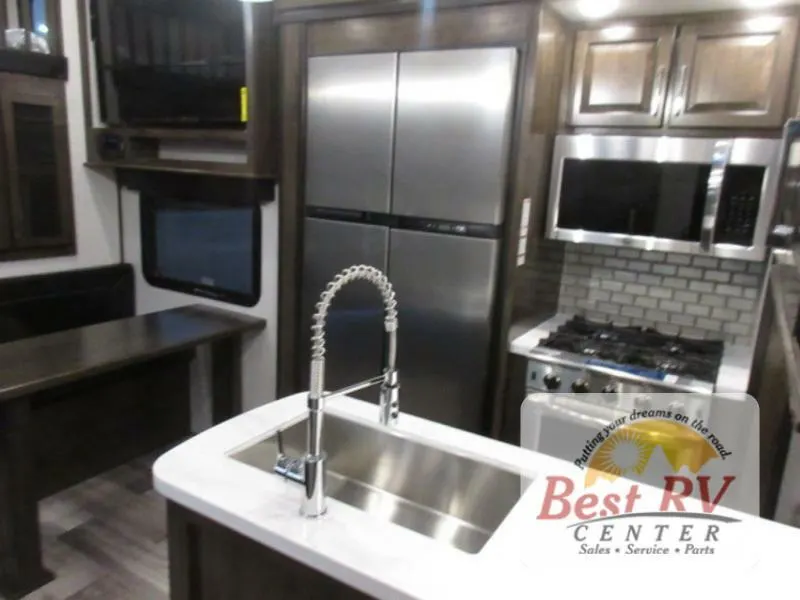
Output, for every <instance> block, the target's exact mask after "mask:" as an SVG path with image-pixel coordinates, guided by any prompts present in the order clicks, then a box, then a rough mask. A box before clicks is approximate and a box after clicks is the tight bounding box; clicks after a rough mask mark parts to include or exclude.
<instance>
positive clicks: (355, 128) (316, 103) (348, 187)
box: [306, 53, 397, 213]
mask: <svg viewBox="0 0 800 600" xmlns="http://www.w3.org/2000/svg"><path fill="white" fill-rule="evenodd" d="M396 90H397V54H395V53H391V54H360V55H346V56H322V57H315V58H311V59H309V61H308V95H307V102H308V108H307V119H308V124H307V142H306V143H307V146H306V152H307V154H306V168H307V179H306V182H307V184H306V203H307V204H308V205H309V206H318V207H328V208H338V209H350V210H361V211H372V212H382V213H387V212H389V195H390V187H391V186H390V181H391V172H392V141H393V135H394V119H395V99H396V95H397V94H396Z"/></svg>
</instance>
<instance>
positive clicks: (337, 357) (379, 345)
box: [299, 218, 389, 401]
mask: <svg viewBox="0 0 800 600" xmlns="http://www.w3.org/2000/svg"><path fill="white" fill-rule="evenodd" d="M305 239H306V241H305V252H304V265H303V290H302V293H303V294H302V298H303V299H302V302H303V304H302V318H301V324H302V329H301V331H300V356H299V359H300V374H301V376H302V378H303V379H302V385H303V386H304V389H307V388H308V383H307V382H308V376H309V360H310V351H311V341H310V340H311V317H312V315H313V313H314V311H315V305H316V303H317V301H318V300H319V296H320V294H321V293H322V291H323V290H324V289H325V286H326V285H327V283H328V282H329V281H330V280H331V279H333V277H334V276H336V274H337V273H339V272H340V271H341V270H342V269H346V268H347V267H349V266H351V265H357V264H364V265H370V266H372V267H375V268H377V269H380V270H381V271H384V272H385V271H386V267H387V265H386V256H387V252H388V245H389V230H388V229H387V228H386V227H380V226H377V225H365V224H361V223H347V222H342V221H329V220H325V219H315V218H307V219H306V220H305ZM327 324H328V328H327V343H326V353H325V358H326V372H325V374H326V380H325V389H326V390H329V391H333V390H336V389H339V388H341V387H344V386H346V385H350V384H352V383H356V382H358V381H361V380H362V379H367V378H369V377H374V376H375V375H378V374H380V373H381V371H382V370H383V344H384V342H383V336H384V331H383V303H382V301H381V297H380V294H379V293H378V290H377V289H375V287H374V286H373V285H372V284H371V283H367V282H365V281H356V282H354V283H351V284H349V285H347V286H346V287H345V288H344V289H342V291H341V292H340V293H339V294H338V295H337V296H336V298H335V299H334V301H333V305H332V306H331V309H330V312H329V313H328V320H327ZM354 395H355V396H357V397H358V398H361V399H362V400H369V401H377V398H378V395H377V390H375V389H370V390H364V391H362V392H359V393H356V394H354Z"/></svg>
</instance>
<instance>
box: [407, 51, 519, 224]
mask: <svg viewBox="0 0 800 600" xmlns="http://www.w3.org/2000/svg"><path fill="white" fill-rule="evenodd" d="M516 61H517V52H516V50H515V49H513V48H483V49H471V50H445V51H435V52H409V53H403V54H401V55H400V73H399V87H398V100H397V130H396V134H395V166H394V188H393V203H392V212H393V213H394V214H397V215H403V216H413V217H420V218H430V219H443V220H449V221H457V222H469V223H487V224H492V225H499V224H500V223H502V220H503V199H504V195H505V188H506V176H507V156H508V150H509V139H510V131H511V125H512V120H513V104H514V102H513V100H514V81H515V77H516Z"/></svg>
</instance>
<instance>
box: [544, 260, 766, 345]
mask: <svg viewBox="0 0 800 600" xmlns="http://www.w3.org/2000/svg"><path fill="white" fill-rule="evenodd" d="M764 271H765V265H764V264H763V263H750V262H742V261H735V260H720V259H717V258H709V257H705V256H690V255H687V254H673V253H664V252H647V251H639V250H633V249H630V248H612V247H609V246H595V245H591V244H567V246H566V252H565V255H564V267H563V273H562V277H561V290H560V294H559V302H558V305H559V306H558V309H559V312H562V313H566V314H579V315H582V316H584V317H586V318H588V319H594V320H601V321H609V320H610V321H614V322H615V323H617V324H621V325H642V326H648V327H655V328H657V329H659V330H660V331H663V332H664V333H671V334H680V335H685V336H687V337H694V338H702V339H723V340H725V341H726V342H729V343H734V344H741V345H749V344H750V343H751V341H752V337H753V334H754V333H755V332H754V328H755V324H756V322H757V311H758V309H759V303H758V299H759V296H760V294H761V286H762V281H763V278H764Z"/></svg>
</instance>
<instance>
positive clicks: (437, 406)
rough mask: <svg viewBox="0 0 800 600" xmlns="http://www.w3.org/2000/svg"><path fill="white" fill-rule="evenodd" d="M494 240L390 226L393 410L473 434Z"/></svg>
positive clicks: (486, 341)
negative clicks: (396, 392) (396, 403)
mask: <svg viewBox="0 0 800 600" xmlns="http://www.w3.org/2000/svg"><path fill="white" fill-rule="evenodd" d="M499 248H500V242H499V241H497V240H489V239H480V238H468V237H458V236H451V235H444V234H434V233H426V232H420V231H407V230H398V229H393V230H392V232H391V240H390V251H389V278H390V280H391V281H392V283H393V284H394V286H395V290H396V293H397V302H398V308H399V319H400V326H399V329H398V357H397V367H398V370H399V373H400V386H401V387H400V411H401V413H403V412H408V413H411V414H414V415H417V416H419V417H423V418H426V419H431V420H433V421H438V422H440V423H444V424H446V425H450V426H453V427H459V428H461V429H465V430H468V431H473V432H479V431H480V430H481V425H482V423H483V421H484V419H483V411H484V408H485V407H484V399H485V397H486V386H487V379H486V378H487V370H488V361H489V345H490V340H491V317H492V304H493V297H494V289H495V282H496V279H497V264H498V260H497V259H498V252H499Z"/></svg>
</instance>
